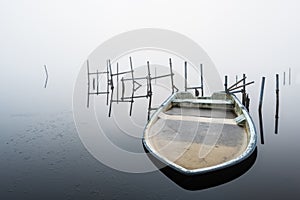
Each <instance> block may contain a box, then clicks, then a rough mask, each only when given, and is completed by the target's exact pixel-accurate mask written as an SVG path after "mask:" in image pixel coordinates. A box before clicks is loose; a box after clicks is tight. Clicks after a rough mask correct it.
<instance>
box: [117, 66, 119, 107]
mask: <svg viewBox="0 0 300 200" xmlns="http://www.w3.org/2000/svg"><path fill="white" fill-rule="evenodd" d="M118 103H119V63H118V62H117V104H118Z"/></svg>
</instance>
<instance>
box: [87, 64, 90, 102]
mask: <svg viewBox="0 0 300 200" xmlns="http://www.w3.org/2000/svg"><path fill="white" fill-rule="evenodd" d="M86 67H87V80H88V92H87V105H86V106H87V107H89V105H90V67H89V60H86Z"/></svg>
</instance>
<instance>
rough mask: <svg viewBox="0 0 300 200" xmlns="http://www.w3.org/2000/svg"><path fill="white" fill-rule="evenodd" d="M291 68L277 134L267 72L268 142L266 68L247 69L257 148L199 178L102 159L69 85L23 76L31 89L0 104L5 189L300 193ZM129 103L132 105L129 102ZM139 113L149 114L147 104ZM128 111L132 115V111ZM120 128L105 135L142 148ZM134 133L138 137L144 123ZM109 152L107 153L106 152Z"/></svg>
mask: <svg viewBox="0 0 300 200" xmlns="http://www.w3.org/2000/svg"><path fill="white" fill-rule="evenodd" d="M293 70H294V71H293V72H294V73H293V79H292V84H291V85H289V84H288V81H286V84H285V85H283V81H282V73H283V72H280V107H279V131H278V134H275V133H274V129H275V72H273V71H272V70H270V72H269V73H268V74H264V76H266V88H265V94H264V102H263V126H264V127H263V128H264V139H265V144H264V145H262V144H260V142H261V141H260V135H259V133H260V132H259V123H258V112H257V108H258V99H259V91H260V81H261V75H260V74H254V73H253V74H249V77H248V79H249V80H250V79H251V80H254V81H255V85H253V86H249V90H248V92H249V95H250V99H251V102H250V114H251V116H252V118H253V121H254V122H255V125H256V129H257V132H258V145H257V151H256V152H255V153H254V155H253V156H251V157H250V159H249V160H248V161H246V163H243V164H241V165H239V166H236V167H235V168H231V169H227V170H224V171H221V172H217V173H216V174H212V175H205V176H200V177H197V178H192V177H182V176H180V175H178V174H176V173H174V172H173V171H172V170H170V169H168V168H165V169H162V170H156V171H153V172H148V173H126V172H121V171H118V170H115V169H112V168H110V167H108V166H106V165H104V164H103V163H101V162H99V161H98V160H97V159H95V158H94V157H93V156H92V155H91V154H90V153H89V151H88V150H87V149H86V148H85V146H84V145H83V143H82V142H81V140H80V137H79V135H78V132H77V130H76V126H75V122H74V118H73V114H74V113H73V110H72V107H71V105H72V97H71V95H70V91H69V90H70V88H71V87H68V86H67V87H66V88H65V89H64V88H61V87H59V86H57V83H55V79H52V80H51V77H50V78H49V83H48V84H49V85H48V86H47V88H46V89H44V88H43V86H44V85H43V84H44V83H43V81H42V78H41V80H39V83H40V85H39V84H36V85H34V86H32V85H30V84H26V83H25V84H24V85H22V86H20V88H21V89H22V90H26V96H24V97H19V99H13V100H12V101H13V103H11V104H9V103H8V102H6V103H7V104H6V105H7V106H6V107H5V106H4V107H2V108H1V109H2V111H1V116H0V118H1V121H0V124H1V126H0V127H1V135H0V168H1V171H0V177H1V178H0V197H1V199H141V198H143V199H254V198H255V199H270V198H272V199H282V198H286V199H298V195H299V194H300V193H299V185H300V176H299V173H298V169H299V168H300V161H299V151H300V145H299V141H300V135H299V131H298V122H299V118H298V117H299V113H298V112H299V105H298V99H299V97H300V96H299V93H298V91H299V89H300V85H299V83H298V80H297V71H296V69H293ZM228 75H229V78H230V80H231V81H234V80H235V74H228ZM29 85H30V88H29ZM20 88H19V89H20ZM10 92H11V91H10ZM83 95H86V94H83ZM238 96H239V95H238ZM22 98H23V102H22ZM97 98H98V97H97ZM99 98H102V97H99ZM84 99H85V98H84ZM33 100H34V101H33ZM4 101H5V98H4ZM7 101H8V100H7ZM103 102H105V101H103ZM84 106H85V105H84ZM124 107H125V109H126V112H127V108H128V105H124ZM107 108H108V107H107V106H106V105H105V103H104V105H103V107H101V109H100V110H102V109H103V112H104V113H105V115H106V112H107ZM101 112H102V111H101ZM141 113H142V114H144V116H145V117H146V111H145V112H141ZM133 117H134V116H133ZM106 118H107V117H106ZM125 118H129V116H128V114H127V113H126V115H124V119H125ZM112 119H113V118H107V119H106V120H107V121H109V120H112ZM87 121H88V119H87ZM108 127H109V125H108ZM115 130H116V129H112V131H111V133H107V135H108V137H109V138H110V139H111V141H113V142H114V143H115V144H117V145H118V146H119V147H120V148H123V149H126V150H127V151H132V152H139V153H145V152H144V149H143V147H142V142H141V140H140V139H137V138H135V137H128V136H124V135H122V132H121V131H120V130H119V132H116V131H117V130H116V131H115ZM113 131H115V132H113ZM134 134H135V135H139V136H140V137H141V136H142V132H141V129H137V130H136V133H134ZM99 144H100V143H99ZM104 153H106V154H107V155H110V154H109V152H104ZM111 156H114V155H111ZM149 159H150V160H151V158H149ZM120 162H122V161H121V160H120ZM154 162H155V161H154Z"/></svg>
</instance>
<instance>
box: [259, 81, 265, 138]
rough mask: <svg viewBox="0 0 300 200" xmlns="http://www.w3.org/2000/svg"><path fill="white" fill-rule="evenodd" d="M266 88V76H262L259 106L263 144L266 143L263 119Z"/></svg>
mask: <svg viewBox="0 0 300 200" xmlns="http://www.w3.org/2000/svg"><path fill="white" fill-rule="evenodd" d="M264 88H265V77H262V81H261V89H260V97H259V106H258V114H259V125H260V139H261V144H264V143H265V141H264V131H263V120H262V103H263V96H264Z"/></svg>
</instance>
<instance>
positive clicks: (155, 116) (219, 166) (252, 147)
mask: <svg viewBox="0 0 300 200" xmlns="http://www.w3.org/2000/svg"><path fill="white" fill-rule="evenodd" d="M178 93H189V92H177V93H174V94H173V95H171V96H170V97H169V98H168V99H166V100H165V101H164V102H163V103H162V104H161V106H160V107H159V108H158V109H157V110H156V111H155V113H153V115H152V116H151V118H150V120H149V121H148V123H147V125H146V126H145V129H144V134H143V139H142V142H143V145H144V146H145V147H146V149H147V150H148V151H149V153H151V154H152V155H153V156H154V157H156V158H157V159H158V160H160V161H161V162H163V163H165V164H166V165H168V166H170V167H171V168H173V169H175V170H177V171H179V172H181V173H183V174H186V175H195V174H204V173H208V172H212V171H216V170H221V169H224V168H227V167H230V166H232V165H235V164H238V163H240V162H242V161H243V160H245V159H247V158H248V157H249V156H250V155H251V154H252V153H253V152H254V150H255V148H256V144H257V133H256V129H255V126H254V122H253V120H252V118H251V116H250V115H249V113H248V111H247V109H246V108H245V106H244V105H243V104H242V103H241V102H240V100H239V99H238V98H237V97H236V96H235V95H234V94H229V95H230V96H231V97H232V98H233V104H237V105H234V107H235V106H238V107H239V108H240V109H241V111H242V113H243V115H244V116H245V119H246V121H247V122H248V123H247V124H248V127H245V129H249V130H247V131H248V135H250V138H249V141H248V143H247V147H246V149H245V150H244V151H243V153H242V154H241V155H239V156H238V157H236V158H234V159H231V160H229V161H226V162H224V163H221V164H217V165H214V166H210V167H205V168H198V169H186V168H184V167H182V166H180V165H178V164H176V163H174V162H171V161H169V160H168V159H167V158H165V157H164V156H162V155H161V154H160V153H158V152H157V151H155V149H154V148H152V147H151V145H149V144H147V140H146V139H145V136H146V132H147V131H149V130H150V127H151V126H152V125H153V124H154V123H155V122H156V121H157V119H158V118H159V113H160V112H162V111H163V109H167V108H168V107H169V106H170V104H172V102H173V100H174V99H176V95H177V94H178ZM216 93H221V94H226V93H224V92H216ZM189 94H191V93H189ZM186 101H187V100H186ZM248 137H249V136H248Z"/></svg>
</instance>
